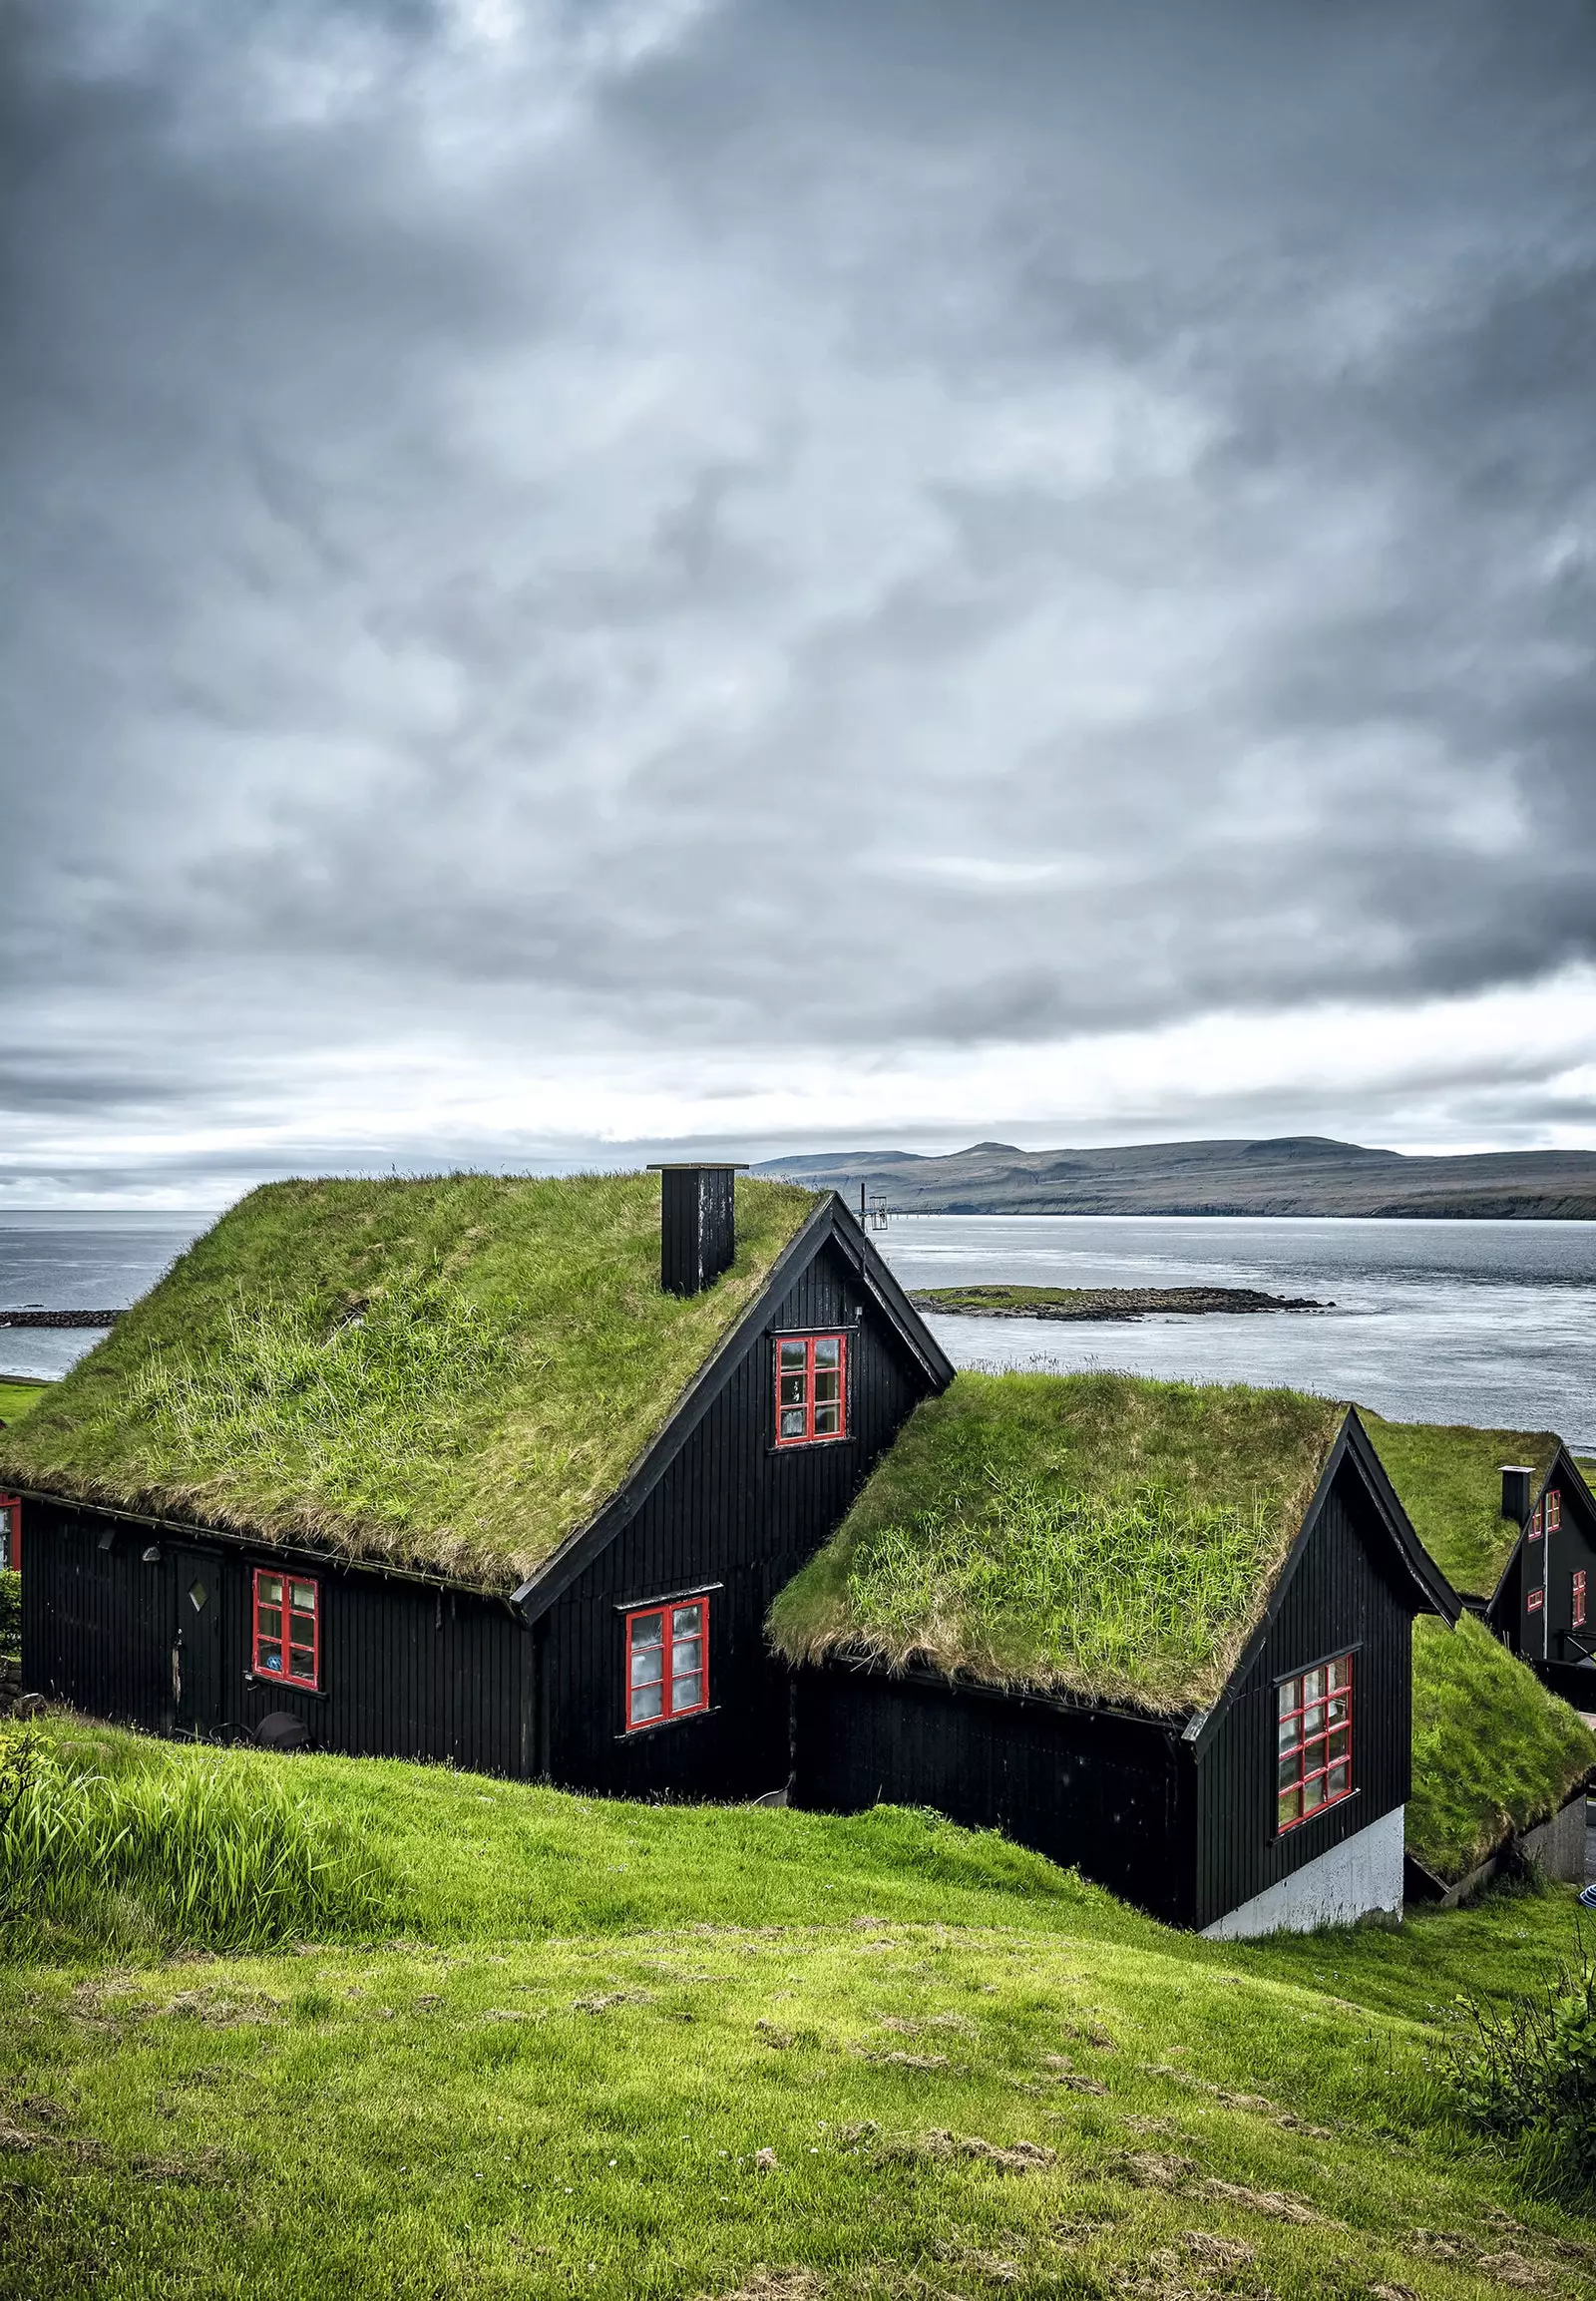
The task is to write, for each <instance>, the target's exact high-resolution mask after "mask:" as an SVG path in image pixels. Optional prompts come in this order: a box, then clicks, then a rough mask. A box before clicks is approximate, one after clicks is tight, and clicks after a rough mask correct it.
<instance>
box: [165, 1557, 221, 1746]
mask: <svg viewBox="0 0 1596 2301" xmlns="http://www.w3.org/2000/svg"><path fill="white" fill-rule="evenodd" d="M174 1563H175V1564H176V1567H177V1601H178V1619H177V1622H176V1624H175V1625H174V1628H173V1640H172V1694H173V1715H174V1718H175V1720H176V1722H177V1730H178V1731H179V1732H180V1733H199V1734H205V1735H209V1734H213V1733H215V1732H217V1731H218V1730H219V1729H220V1726H221V1568H220V1565H219V1563H218V1561H217V1560H216V1559H214V1558H206V1557H204V1556H202V1555H201V1554H200V1552H199V1551H198V1550H179V1551H178V1552H177V1553H176V1554H175V1559H174Z"/></svg>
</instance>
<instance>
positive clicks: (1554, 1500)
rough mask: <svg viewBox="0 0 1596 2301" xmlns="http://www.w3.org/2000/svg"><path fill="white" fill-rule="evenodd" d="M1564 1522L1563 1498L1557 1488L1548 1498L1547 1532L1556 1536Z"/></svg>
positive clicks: (1554, 1488) (1553, 1489)
mask: <svg viewBox="0 0 1596 2301" xmlns="http://www.w3.org/2000/svg"><path fill="white" fill-rule="evenodd" d="M1562 1522H1563V1497H1562V1496H1561V1494H1559V1493H1558V1491H1557V1489H1556V1487H1555V1486H1554V1487H1553V1488H1552V1489H1551V1492H1550V1493H1549V1494H1548V1495H1547V1497H1546V1531H1547V1533H1548V1534H1555V1533H1556V1532H1557V1529H1558V1528H1559V1527H1560V1526H1561V1524H1562Z"/></svg>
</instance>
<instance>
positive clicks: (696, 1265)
mask: <svg viewBox="0 0 1596 2301" xmlns="http://www.w3.org/2000/svg"><path fill="white" fill-rule="evenodd" d="M648 1171H649V1173H650V1174H656V1175H658V1177H659V1284H660V1286H661V1287H662V1288H663V1289H664V1291H665V1293H666V1294H667V1295H697V1294H701V1293H702V1292H703V1290H704V1288H705V1287H707V1286H708V1285H709V1284H710V1282H711V1281H712V1280H714V1279H718V1278H719V1276H720V1274H721V1272H722V1271H729V1270H730V1268H731V1265H732V1261H733V1259H734V1257H735V1255H736V1252H737V1208H736V1199H735V1194H734V1185H735V1181H736V1177H737V1175H738V1173H739V1172H740V1171H741V1170H740V1167H738V1166H735V1165H730V1164H727V1165H718V1166H711V1165H708V1164H705V1163H698V1164H694V1165H691V1166H688V1165H682V1166H654V1167H650V1168H649V1170H648Z"/></svg>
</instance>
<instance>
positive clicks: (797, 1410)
mask: <svg viewBox="0 0 1596 2301" xmlns="http://www.w3.org/2000/svg"><path fill="white" fill-rule="evenodd" d="M781 1434H782V1436H783V1437H784V1438H801V1437H802V1436H803V1434H804V1410H803V1408H802V1406H795V1407H790V1408H788V1409H786V1410H785V1411H784V1412H783V1414H782V1417H781Z"/></svg>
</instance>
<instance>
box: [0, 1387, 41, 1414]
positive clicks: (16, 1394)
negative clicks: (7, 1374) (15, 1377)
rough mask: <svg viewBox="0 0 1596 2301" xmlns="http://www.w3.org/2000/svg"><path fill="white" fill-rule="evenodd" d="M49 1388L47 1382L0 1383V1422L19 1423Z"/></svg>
mask: <svg viewBox="0 0 1596 2301" xmlns="http://www.w3.org/2000/svg"><path fill="white" fill-rule="evenodd" d="M49 1387H50V1385H49V1383H48V1382H0V1422H20V1421H21V1419H22V1417H23V1415H24V1414H26V1413H27V1412H28V1410H29V1408H30V1407H33V1406H36V1405H37V1404H38V1403H39V1400H40V1399H41V1398H42V1397H43V1396H44V1394H45V1392H46V1390H48V1389H49Z"/></svg>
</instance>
